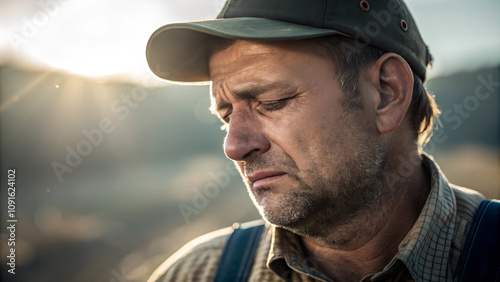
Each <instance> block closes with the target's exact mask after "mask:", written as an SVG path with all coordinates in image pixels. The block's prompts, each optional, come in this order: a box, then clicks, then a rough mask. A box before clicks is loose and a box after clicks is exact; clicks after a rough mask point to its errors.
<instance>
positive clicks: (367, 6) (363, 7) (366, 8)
mask: <svg viewBox="0 0 500 282" xmlns="http://www.w3.org/2000/svg"><path fill="white" fill-rule="evenodd" d="M359 7H361V10H363V11H365V12H368V11H369V10H370V4H368V1H366V0H363V1H361V2H359Z"/></svg>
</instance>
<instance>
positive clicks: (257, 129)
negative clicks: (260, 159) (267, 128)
mask: <svg viewBox="0 0 500 282" xmlns="http://www.w3.org/2000/svg"><path fill="white" fill-rule="evenodd" d="M270 145H271V144H270V142H269V139H268V138H267V137H266V135H265V134H264V132H263V130H262V125H261V123H260V121H258V120H257V118H256V117H255V116H253V115H252V114H251V113H249V112H243V111H241V112H235V111H233V113H232V114H231V119H230V121H229V126H228V128H227V134H226V138H225V140H224V152H225V154H226V156H227V157H228V158H230V159H232V160H234V161H245V160H247V159H248V158H249V157H250V156H252V155H253V154H262V153H264V152H266V151H267V150H269V147H270Z"/></svg>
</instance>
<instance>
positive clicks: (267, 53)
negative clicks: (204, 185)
mask: <svg viewBox="0 0 500 282" xmlns="http://www.w3.org/2000/svg"><path fill="white" fill-rule="evenodd" d="M147 57H148V63H149V65H150V67H151V69H152V71H153V72H154V73H155V74H156V75H158V76H159V77H162V78H164V79H167V80H171V81H179V82H200V81H211V82H212V85H211V99H212V110H213V112H214V113H215V114H216V115H217V116H219V117H220V119H221V120H222V121H223V123H224V124H225V128H226V130H227V136H226V138H225V141H224V150H225V153H226V156H227V157H228V158H230V159H232V160H233V161H234V162H235V164H236V165H237V167H238V169H239V171H240V173H241V176H242V178H243V181H244V182H245V184H246V186H247V188H248V192H249V194H250V197H251V198H252V200H253V202H254V204H255V206H256V207H257V208H258V210H259V212H260V214H261V215H262V217H263V219H264V220H265V221H266V222H267V224H266V229H265V231H264V233H263V234H262V236H261V237H260V238H259V241H258V246H257V249H256V251H255V258H254V259H253V261H252V265H251V268H250V273H249V277H248V280H249V281H281V280H286V281H315V280H319V281H361V280H362V281H413V280H416V281H449V280H452V279H453V276H454V274H455V272H456V271H457V265H458V261H459V257H460V254H461V250H462V248H463V247H464V244H465V241H466V237H467V233H468V230H469V229H470V228H471V225H472V222H473V219H474V216H475V214H476V211H477V209H478V207H479V206H480V203H481V202H482V201H483V200H484V198H483V197H482V196H481V195H480V194H478V193H476V192H474V191H472V190H468V189H465V188H459V187H456V186H454V185H452V184H449V183H448V182H447V180H446V178H445V177H444V175H443V174H442V173H441V172H440V170H439V168H438V166H437V165H436V164H435V162H434V161H433V160H432V158H431V157H430V156H427V155H425V154H423V153H422V152H421V150H420V149H421V146H422V145H423V144H424V143H425V141H426V140H428V138H429V137H430V133H431V130H432V127H433V120H434V118H435V117H436V116H437V115H438V113H439V112H438V109H437V107H436V105H435V102H434V99H433V98H432V96H430V95H429V94H428V93H427V92H426V91H425V88H424V87H423V86H422V83H423V82H424V81H425V76H426V67H427V65H428V64H429V63H430V62H431V58H432V57H431V55H430V53H429V51H428V48H427V46H426V45H425V44H424V42H423V40H422V38H421V36H420V34H419V32H418V29H417V27H416V24H415V22H414V21H413V19H412V16H411V15H410V13H409V12H408V10H407V8H406V6H405V4H404V3H403V2H401V1H399V0H389V1H374V0H372V1H360V2H356V1H347V0H333V1H320V0H318V1H300V0H292V1H290V0H288V1H285V0H273V1H270V0H266V1H264V0H261V1H255V0H253V1H252V0H239V1H238V0H230V1H228V2H227V3H226V4H225V6H224V7H223V9H222V11H221V13H220V14H219V16H218V19H217V20H214V21H205V22H194V23H184V24H171V25H167V26H164V27H162V28H160V29H158V30H157V31H156V32H155V33H154V34H153V35H152V36H151V38H150V41H149V43H148V49H147ZM231 232H232V229H224V230H220V231H218V232H215V233H212V234H208V235H206V236H203V237H201V238H198V239H197V240H195V241H193V242H192V243H190V244H188V245H187V246H185V247H184V248H183V249H181V250H180V251H178V252H177V253H176V254H174V255H173V256H172V257H171V258H169V259H168V260H167V261H166V262H165V263H164V264H163V265H162V266H160V267H159V268H158V269H157V270H156V271H155V273H154V274H153V276H152V277H151V278H150V281H212V280H213V279H214V277H215V276H216V275H217V274H216V272H217V267H218V264H219V261H220V259H221V255H222V253H223V250H224V248H225V245H226V241H227V240H228V237H229V235H230V234H231Z"/></svg>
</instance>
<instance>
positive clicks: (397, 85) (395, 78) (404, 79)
mask: <svg viewBox="0 0 500 282" xmlns="http://www.w3.org/2000/svg"><path fill="white" fill-rule="evenodd" d="M372 70H373V71H374V73H373V74H374V75H377V74H378V80H377V77H375V79H374V82H375V84H376V87H377V90H378V95H379V97H377V98H378V99H376V101H377V103H376V105H375V106H376V109H375V113H376V123H377V129H378V131H379V132H380V133H382V134H384V133H388V132H392V131H394V130H395V129H396V128H397V127H398V126H399V125H400V124H401V122H402V121H403V119H404V117H405V115H406V112H407V111H408V107H409V106H410V102H411V98H412V94H413V74H412V71H411V68H410V66H409V65H408V63H407V62H406V61H405V60H404V59H403V58H402V57H401V56H399V55H397V54H395V53H386V54H384V55H383V56H382V57H380V58H379V59H378V60H377V61H376V62H375V64H374V68H373V69H372Z"/></svg>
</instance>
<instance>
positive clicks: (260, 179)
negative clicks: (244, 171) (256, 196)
mask: <svg viewBox="0 0 500 282" xmlns="http://www.w3.org/2000/svg"><path fill="white" fill-rule="evenodd" d="M285 174H286V173H285V172H283V171H274V170H267V171H257V172H254V173H252V174H250V175H248V180H249V181H250V185H251V186H252V189H253V190H254V192H258V191H259V190H260V189H262V188H264V187H269V185H270V184H271V182H273V181H275V180H278V179H279V178H281V177H282V176H284V175H285Z"/></svg>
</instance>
